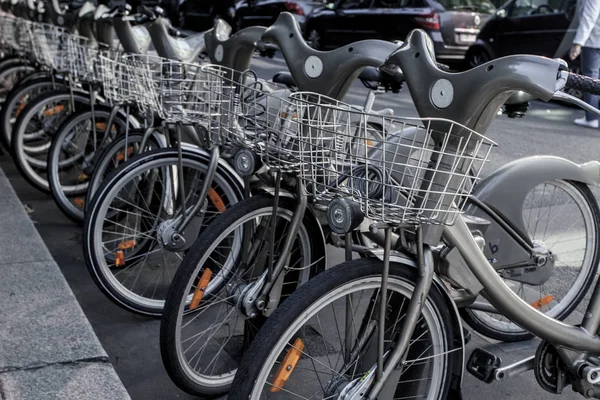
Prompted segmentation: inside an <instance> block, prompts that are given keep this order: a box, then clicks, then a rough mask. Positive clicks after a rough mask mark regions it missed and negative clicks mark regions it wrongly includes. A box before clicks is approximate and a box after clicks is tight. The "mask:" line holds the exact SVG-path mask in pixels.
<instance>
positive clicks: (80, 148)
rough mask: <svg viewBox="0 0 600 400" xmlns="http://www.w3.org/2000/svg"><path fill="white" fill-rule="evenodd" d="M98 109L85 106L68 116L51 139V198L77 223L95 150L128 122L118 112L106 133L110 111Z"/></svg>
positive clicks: (83, 203)
mask: <svg viewBox="0 0 600 400" xmlns="http://www.w3.org/2000/svg"><path fill="white" fill-rule="evenodd" d="M98 108H99V109H97V110H94V112H92V110H91V109H85V110H82V111H80V112H78V113H76V114H72V115H71V116H70V117H69V118H67V120H66V121H65V122H64V123H63V124H62V125H61V127H60V129H59V131H58V132H57V134H56V136H55V138H54V139H53V140H52V146H50V152H49V153H48V183H49V185H50V191H51V193H52V197H53V198H54V201H55V202H56V204H57V205H58V208H59V209H60V210H61V211H62V212H63V214H65V216H67V217H68V218H69V219H70V220H72V221H73V222H76V223H82V222H83V216H84V215H83V209H84V207H85V199H86V198H85V194H86V192H87V187H88V181H89V179H90V176H89V175H91V174H92V165H91V163H92V162H93V160H94V157H95V155H96V152H98V151H100V150H101V147H102V146H104V145H106V144H107V143H109V142H110V141H111V140H112V138H114V137H115V136H116V135H118V134H119V133H120V132H124V131H125V128H126V124H127V122H126V121H125V120H124V119H123V117H122V116H120V115H117V116H116V118H114V120H113V122H112V127H111V129H110V130H109V131H108V133H107V127H106V125H107V123H108V120H109V119H110V114H111V112H110V110H108V109H106V108H103V107H102V108H101V107H98ZM94 125H95V126H94ZM107 135H108V137H105V136H107Z"/></svg>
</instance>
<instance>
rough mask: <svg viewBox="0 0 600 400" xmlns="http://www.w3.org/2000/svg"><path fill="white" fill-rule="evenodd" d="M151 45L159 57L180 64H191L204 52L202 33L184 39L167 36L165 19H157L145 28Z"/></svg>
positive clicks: (167, 28) (167, 27)
mask: <svg viewBox="0 0 600 400" xmlns="http://www.w3.org/2000/svg"><path fill="white" fill-rule="evenodd" d="M147 29H148V32H149V33H150V37H151V38H152V44H153V45H154V48H155V49H156V52H157V53H158V55H159V56H161V57H164V58H169V59H172V60H180V61H182V62H193V61H194V60H196V58H198V56H199V55H200V53H201V52H202V51H203V50H204V33H198V34H195V35H190V36H188V37H186V38H174V37H172V36H171V35H169V24H168V22H167V20H166V19H164V18H162V17H157V18H156V19H155V20H154V21H152V22H151V23H150V24H149V25H148V26H147Z"/></svg>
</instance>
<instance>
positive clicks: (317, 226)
mask: <svg viewBox="0 0 600 400" xmlns="http://www.w3.org/2000/svg"><path fill="white" fill-rule="evenodd" d="M257 190H258V192H260V193H266V194H268V195H270V196H274V195H275V188H273V187H267V186H263V187H259V188H258V189H257ZM279 196H281V197H287V198H291V199H295V198H296V195H295V194H294V193H292V192H290V191H288V190H285V189H279ZM306 217H308V218H310V221H311V222H310V223H311V224H312V225H313V226H312V228H313V230H314V232H318V233H319V235H320V236H319V239H321V240H316V241H315V243H318V245H319V249H318V250H319V251H320V252H321V254H324V257H325V259H324V260H323V261H324V265H326V266H327V265H329V264H328V263H327V239H326V237H325V231H323V224H322V223H321V221H320V220H319V218H318V217H317V215H316V214H315V211H314V210H313V209H312V208H310V207H307V208H306V214H305V218H306ZM311 239H316V238H311Z"/></svg>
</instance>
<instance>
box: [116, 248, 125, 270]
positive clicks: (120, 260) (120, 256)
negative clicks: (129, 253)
mask: <svg viewBox="0 0 600 400" xmlns="http://www.w3.org/2000/svg"><path fill="white" fill-rule="evenodd" d="M123 265H125V254H124V253H123V250H117V251H116V252H115V267H122V266H123Z"/></svg>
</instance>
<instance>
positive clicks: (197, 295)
mask: <svg viewBox="0 0 600 400" xmlns="http://www.w3.org/2000/svg"><path fill="white" fill-rule="evenodd" d="M210 278H212V271H211V270H210V268H206V269H205V270H204V272H203V273H202V276H201V277H200V280H199V281H198V284H197V285H196V290H194V295H193V296H192V302H191V303H190V310H195V309H196V308H198V306H199V305H200V302H201V301H202V298H203V297H204V292H206V287H207V286H208V282H209V281H210Z"/></svg>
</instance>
